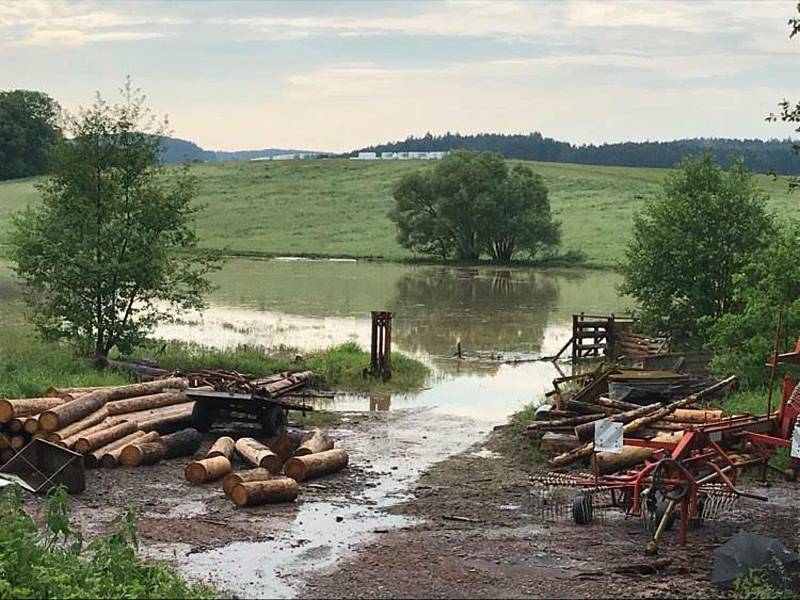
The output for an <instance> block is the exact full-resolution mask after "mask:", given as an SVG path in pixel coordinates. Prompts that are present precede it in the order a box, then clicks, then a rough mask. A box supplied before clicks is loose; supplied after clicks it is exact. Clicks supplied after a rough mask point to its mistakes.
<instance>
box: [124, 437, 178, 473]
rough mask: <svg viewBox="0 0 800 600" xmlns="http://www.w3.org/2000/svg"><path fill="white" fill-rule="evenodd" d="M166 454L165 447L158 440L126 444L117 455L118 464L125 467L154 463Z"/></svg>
mask: <svg viewBox="0 0 800 600" xmlns="http://www.w3.org/2000/svg"><path fill="white" fill-rule="evenodd" d="M166 455H167V447H166V446H165V445H164V444H162V443H161V442H160V441H157V440H156V441H153V442H146V443H141V444H136V443H133V444H128V445H127V446H125V447H124V448H123V449H122V452H121V453H120V455H119V462H120V464H123V465H125V466H126V467H138V466H140V465H154V464H156V463H157V462H159V461H160V460H161V459H162V458H164V457H165V456H166Z"/></svg>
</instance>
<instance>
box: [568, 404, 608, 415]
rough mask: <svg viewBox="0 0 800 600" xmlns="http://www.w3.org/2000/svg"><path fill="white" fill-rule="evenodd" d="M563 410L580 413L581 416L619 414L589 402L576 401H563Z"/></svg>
mask: <svg viewBox="0 0 800 600" xmlns="http://www.w3.org/2000/svg"><path fill="white" fill-rule="evenodd" d="M563 405H564V408H566V409H567V410H571V411H574V412H576V413H580V414H582V415H593V414H597V413H602V414H604V415H613V414H616V413H618V412H620V411H619V410H618V409H616V408H612V407H610V406H601V405H600V404H592V403H589V402H580V401H578V400H565V401H564V402H563Z"/></svg>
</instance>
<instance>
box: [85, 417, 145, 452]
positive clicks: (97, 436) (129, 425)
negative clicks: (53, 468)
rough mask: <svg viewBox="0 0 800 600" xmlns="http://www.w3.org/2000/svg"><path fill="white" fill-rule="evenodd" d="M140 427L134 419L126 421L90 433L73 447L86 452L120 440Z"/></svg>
mask: <svg viewBox="0 0 800 600" xmlns="http://www.w3.org/2000/svg"><path fill="white" fill-rule="evenodd" d="M137 429H139V428H138V427H137V426H136V423H134V422H132V421H124V422H122V423H119V424H118V425H114V426H113V427H109V428H108V429H102V430H100V431H96V432H94V433H90V434H87V435H84V436H81V437H80V438H78V440H77V441H76V442H75V444H74V445H73V446H72V449H73V450H74V451H75V452H77V453H79V454H86V453H87V452H91V451H92V450H96V449H97V448H100V447H102V446H105V445H106V444H109V443H111V442H113V441H114V440H118V439H120V438H122V437H125V436H126V435H129V434H131V433H133V432H134V431H136V430H137Z"/></svg>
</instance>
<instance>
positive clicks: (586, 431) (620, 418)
mask: <svg viewBox="0 0 800 600" xmlns="http://www.w3.org/2000/svg"><path fill="white" fill-rule="evenodd" d="M660 408H661V403H660V402H654V403H653V404H648V405H647V406H640V407H638V408H636V409H634V410H629V411H627V412H623V413H617V414H616V415H614V416H612V417H609V418H610V419H611V420H612V421H616V422H617V423H630V422H631V421H633V420H635V419H638V418H639V417H643V416H645V415H649V414H651V413H654V412H655V411H657V410H658V409H660ZM594 424H595V422H594V421H592V422H591V423H583V424H581V425H577V426H576V427H575V435H577V436H578V439H579V440H580V441H582V442H585V441H588V440H593V439H594Z"/></svg>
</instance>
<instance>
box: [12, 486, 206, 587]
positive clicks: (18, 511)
mask: <svg viewBox="0 0 800 600" xmlns="http://www.w3.org/2000/svg"><path fill="white" fill-rule="evenodd" d="M69 516H70V507H69V501H68V499H67V496H66V494H65V493H64V491H63V489H59V490H56V491H55V492H54V493H53V494H52V495H51V496H50V498H49V499H48V501H47V504H46V507H45V514H44V519H43V524H42V525H41V526H37V524H36V522H35V521H34V519H32V518H31V517H30V516H29V515H28V514H26V513H25V511H24V510H23V508H22V500H21V492H20V490H19V489H18V488H15V487H6V488H4V489H3V490H0V523H2V527H0V598H9V599H13V598H218V597H220V592H219V591H218V590H215V589H213V588H210V587H206V586H198V585H192V584H189V583H187V582H186V581H184V580H183V579H182V578H181V577H180V575H178V573H177V572H176V571H175V570H174V569H173V568H172V567H170V566H168V565H166V564H163V563H157V562H152V561H145V560H142V559H140V558H138V557H137V555H136V550H137V548H138V534H137V531H136V527H135V525H134V515H133V513H132V512H131V511H130V510H128V511H126V512H124V513H123V514H122V515H120V516H119V517H117V518H116V519H114V520H113V521H112V524H111V528H112V532H111V533H110V534H108V535H106V536H104V537H100V538H97V539H95V540H93V541H91V542H89V543H85V541H84V540H83V538H82V537H81V534H80V532H79V531H77V530H76V529H74V528H73V526H72V524H71V523H70V519H69Z"/></svg>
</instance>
